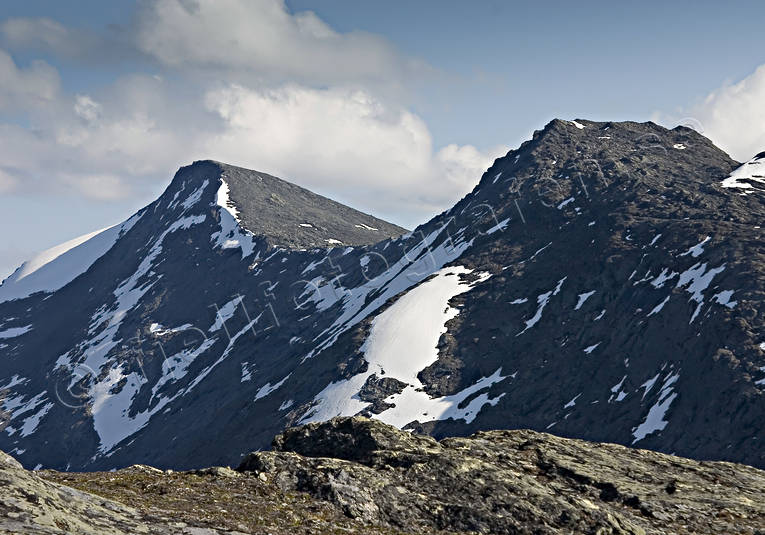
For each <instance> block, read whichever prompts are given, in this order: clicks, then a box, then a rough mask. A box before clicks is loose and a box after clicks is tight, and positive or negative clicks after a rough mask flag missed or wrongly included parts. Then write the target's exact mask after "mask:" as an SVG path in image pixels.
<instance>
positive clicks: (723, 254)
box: [0, 120, 765, 469]
mask: <svg viewBox="0 0 765 535" xmlns="http://www.w3.org/2000/svg"><path fill="white" fill-rule="evenodd" d="M762 161H763V160H762V158H759V159H758V158H755V159H753V160H752V161H751V162H749V163H748V164H745V165H744V166H740V165H739V164H738V163H737V162H734V161H733V160H731V159H730V158H729V157H728V156H727V155H725V154H724V153H723V152H722V151H720V150H719V149H717V148H716V147H715V146H714V145H713V144H712V143H711V142H710V141H709V140H707V139H706V138H704V137H702V136H700V135H699V134H697V133H696V132H694V131H693V130H690V129H687V128H683V127H679V128H676V129H674V130H666V129H663V128H661V127H659V126H657V125H654V124H652V123H646V124H637V123H595V122H589V121H579V122H569V121H558V120H556V121H553V122H551V123H550V124H548V125H547V126H546V127H545V128H544V130H542V131H539V132H537V133H535V135H534V137H533V139H532V140H530V141H528V142H526V143H524V144H523V145H522V146H521V147H520V148H519V149H518V150H515V151H511V152H510V153H509V154H508V155H507V156H505V157H504V158H500V159H498V160H497V161H496V162H495V163H494V165H493V166H492V167H491V168H490V169H489V170H488V171H487V172H486V173H485V174H484V175H483V177H482V178H481V181H480V183H479V184H478V185H477V186H476V188H475V189H474V190H473V191H472V192H471V193H470V194H469V195H467V196H466V197H465V198H464V199H462V200H461V201H460V202H459V203H457V204H456V205H455V206H454V207H453V208H451V209H450V210H448V211H446V212H444V213H442V214H440V215H438V216H436V217H434V218H433V219H432V220H431V221H429V222H428V223H426V224H424V225H421V226H420V227H418V228H417V229H415V231H413V232H411V233H406V234H404V235H402V236H399V235H398V234H399V233H400V232H402V229H399V228H398V227H395V226H392V225H388V224H385V223H383V222H381V221H379V220H376V219H374V218H371V217H370V216H366V215H364V214H361V213H359V212H355V211H353V210H351V209H349V208H345V207H342V206H340V205H337V204H336V203H332V202H331V201H328V200H326V199H323V198H317V197H315V196H313V194H310V193H308V192H306V191H305V190H302V189H300V188H296V187H293V186H291V185H288V184H286V183H284V182H281V181H279V180H278V179H275V178H273V177H268V176H267V175H263V174H262V173H255V172H251V171H246V170H242V169H238V168H232V167H229V166H225V165H222V164H217V163H214V162H198V163H196V164H194V165H192V166H190V167H187V168H184V169H182V170H181V171H179V173H178V174H177V175H176V177H175V179H174V180H173V183H172V184H171V186H170V187H169V188H168V190H167V191H166V192H165V193H164V194H163V196H162V197H160V199H158V200H157V201H156V202H155V203H153V204H151V205H149V206H148V207H146V208H145V209H143V210H142V211H141V212H139V213H138V214H137V215H136V216H135V217H134V218H132V219H131V220H130V221H129V222H127V223H126V224H124V225H123V226H121V227H119V228H117V229H116V230H113V231H112V232H113V234H114V236H113V238H114V243H113V245H112V246H111V247H110V248H107V250H106V251H105V252H104V254H102V255H101V256H99V257H98V258H97V260H95V261H94V262H93V263H92V265H89V268H87V266H86V268H87V270H83V271H84V272H83V273H82V274H81V275H79V276H78V277H76V278H74V280H72V281H71V282H69V283H68V284H65V285H63V286H61V287H60V288H58V289H55V290H51V289H48V291H45V292H40V293H36V294H33V295H31V296H29V297H25V298H16V299H10V300H4V302H0V318H2V319H0V337H2V338H3V339H2V340H0V354H2V359H0V391H2V392H3V393H2V396H3V402H2V408H3V419H4V424H3V425H4V429H3V430H2V431H0V449H4V450H5V451H8V452H10V453H12V454H13V455H15V456H16V457H18V458H19V459H20V460H21V461H22V462H23V463H24V464H25V465H27V466H30V467H33V466H36V465H38V464H41V465H42V466H44V467H51V468H59V469H61V468H67V467H68V468H69V469H105V468H112V467H120V466H126V465H129V464H133V463H136V462H140V463H146V464H152V465H156V466H160V467H163V468H164V467H173V468H188V467H198V466H205V465H210V464H235V463H236V462H237V461H238V459H239V458H240V457H241V455H243V454H244V453H245V452H247V451H251V450H253V449H257V448H265V447H268V444H269V443H270V440H271V437H272V436H273V435H274V434H276V433H278V432H279V431H280V430H281V429H283V428H284V427H285V426H288V425H291V424H295V423H307V422H314V421H323V420H328V419H330V418H332V417H335V416H350V415H354V414H359V413H361V414H366V415H369V416H373V417H374V418H376V419H379V420H381V421H383V422H386V423H390V424H393V425H395V426H397V427H400V428H409V429H414V430H416V431H420V432H425V433H429V434H432V435H434V436H436V437H444V436H450V435H466V434H469V433H472V432H474V431H477V430H487V429H502V428H529V429H534V430H539V431H545V430H547V431H548V432H552V433H555V434H558V435H561V436H567V437H578V438H585V439H589V440H597V441H609V442H616V443H620V444H625V445H634V446H639V447H643V448H649V449H654V450H657V451H661V452H667V453H676V454H678V455H685V456H689V457H694V458H701V459H718V460H732V461H739V462H745V463H749V464H752V465H755V466H765V450H763V448H762V446H761V445H760V442H761V440H762V437H760V435H761V434H762V433H761V430H762V424H761V422H762V421H763V418H764V417H765V398H763V395H765V394H764V392H763V391H764V390H765V329H763V323H764V321H763V313H762V312H761V309H762V306H761V305H762V301H763V280H765V277H764V276H763V275H764V273H763V271H764V270H765V253H764V251H763V247H762V238H763V234H762V230H761V229H760V224H761V221H762V219H763V214H764V212H765V205H764V204H763V192H762V183H763V182H762V178H761V176H762V173H761V172H760V171H759V167H760V166H761V165H762V164H761V162H762ZM304 225H310V227H308V226H304ZM337 242H340V243H337ZM77 249H79V248H75V249H73V250H72V252H71V253H70V255H73V254H79V253H77ZM65 256H66V255H62V257H61V259H63V260H65V258H64V257H65ZM63 260H58V259H57V260H56V261H54V262H51V265H54V263H56V262H58V264H61V263H62V262H63ZM43 269H45V268H41V269H40V270H39V272H42V271H43ZM33 275H34V273H33V274H32V275H29V276H28V279H29V278H31V277H32V276H33ZM11 283H12V284H17V283H18V281H16V282H14V281H11ZM4 287H5V288H4ZM11 287H12V286H9V285H8V283H6V284H4V285H3V286H0V300H1V299H4V298H3V296H4V295H12V290H9V288H11ZM3 291H5V292H6V294H3Z"/></svg>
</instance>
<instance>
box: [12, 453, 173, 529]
mask: <svg viewBox="0 0 765 535" xmlns="http://www.w3.org/2000/svg"><path fill="white" fill-rule="evenodd" d="M0 533H24V534H82V535H86V534H93V535H107V534H115V535H116V534H128V533H131V534H133V533H147V534H148V533H182V531H180V530H178V531H166V530H163V529H162V528H160V527H157V526H154V527H152V526H150V525H148V524H146V523H145V522H143V521H142V519H141V517H140V515H139V513H138V512H137V511H135V510H134V509H131V508H129V507H126V506H124V505H121V504H118V503H116V502H113V501H110V500H105V499H103V498H99V497H97V496H93V495H91V494H87V493H84V492H81V491H79V490H75V489H72V488H70V487H65V486H62V485H57V484H55V483H51V482H48V481H44V480H43V479H41V478H39V477H37V476H36V475H35V474H33V473H30V472H27V471H26V470H24V468H23V467H22V466H21V464H19V463H18V462H17V461H16V460H14V459H13V458H12V457H10V456H9V455H7V454H5V453H3V452H0Z"/></svg>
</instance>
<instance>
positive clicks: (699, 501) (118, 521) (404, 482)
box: [0, 418, 765, 535]
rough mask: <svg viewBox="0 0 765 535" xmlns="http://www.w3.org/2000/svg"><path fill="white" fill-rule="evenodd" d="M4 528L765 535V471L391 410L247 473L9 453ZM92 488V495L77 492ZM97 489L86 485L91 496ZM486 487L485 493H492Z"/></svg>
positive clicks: (340, 427)
mask: <svg viewBox="0 0 765 535" xmlns="http://www.w3.org/2000/svg"><path fill="white" fill-rule="evenodd" d="M0 481H2V483H3V484H2V485H1V486H0V508H2V509H3V510H4V512H5V514H4V515H2V517H0V532H2V533H34V534H37V533H40V534H43V533H44V534H59V533H61V534H64V533H67V534H68V533H75V532H76V533H81V534H83V535H84V534H91V533H92V534H98V535H101V534H104V533H114V534H115V535H116V534H122V533H131V534H132V533H157V534H160V533H162V534H178V535H180V534H186V535H199V534H207V535H215V534H230V535H237V534H238V535H243V534H244V533H270V534H272V535H292V534H294V533H295V530H296V526H299V532H300V533H305V534H311V533H313V534H327V533H350V534H363V535H394V534H395V535H406V534H418V535H420V534H430V535H436V534H446V533H465V534H467V533H471V534H475V533H495V534H514V535H516V534H536V535H543V534H557V533H592V534H596V533H597V534H611V535H663V534H666V533H742V534H743V533H747V534H751V535H755V534H759V533H762V529H763V528H765V505H764V504H763V502H762V500H761V499H760V498H761V497H762V495H763V493H765V472H762V471H761V470H757V469H755V468H751V467H748V466H743V465H733V464H730V463H700V462H697V461H691V460H688V459H683V458H680V457H673V456H668V455H663V454H661V453H655V452H650V451H646V450H638V449H631V448H625V447H623V446H617V445H614V444H593V443H589V442H584V441H579V440H571V439H563V438H558V437H554V436H552V435H548V434H545V433H537V432H534V431H528V430H521V431H489V432H481V433H478V434H476V435H474V436H471V437H469V438H448V439H445V440H442V441H440V442H436V441H435V440H433V439H432V438H430V437H425V436H419V435H414V434H410V433H408V432H405V431H400V430H398V429H396V428H394V427H390V426H387V425H385V424H383V423H381V422H377V421H375V420H367V419H365V418H338V419H333V420H330V421H328V422H322V423H319V424H309V425H307V426H303V427H299V428H292V429H288V430H286V431H285V432H284V433H283V434H281V435H279V436H277V437H276V439H275V440H274V451H269V452H253V453H252V454H250V455H248V456H247V457H246V458H245V460H244V462H243V463H242V465H241V466H240V467H239V468H238V469H237V471H234V470H231V469H230V468H226V467H210V468H205V469H201V470H192V471H186V472H178V471H170V470H168V471H163V470H157V469H156V468H152V467H149V466H143V465H136V466H131V467H128V468H125V469H122V470H119V471H110V472H55V471H48V470H45V471H39V472H35V473H30V472H26V471H24V470H23V469H22V468H21V465H19V464H18V463H16V462H15V461H14V460H13V459H12V458H11V457H9V456H6V455H5V454H2V453H0ZM74 489H78V490H74ZM81 491H84V492H81ZM477 496H480V497H481V499H476V497H477Z"/></svg>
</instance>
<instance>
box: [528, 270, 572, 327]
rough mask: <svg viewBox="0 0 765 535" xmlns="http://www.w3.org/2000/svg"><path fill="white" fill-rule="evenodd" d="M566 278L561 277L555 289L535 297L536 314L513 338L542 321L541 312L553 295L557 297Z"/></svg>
mask: <svg viewBox="0 0 765 535" xmlns="http://www.w3.org/2000/svg"><path fill="white" fill-rule="evenodd" d="M567 278H568V277H563V278H562V279H561V280H559V281H558V285H557V286H556V287H555V289H554V290H550V291H549V292H545V293H543V294H541V295H539V296H538V297H537V305H538V307H537V311H536V313H535V314H534V315H533V316H532V317H531V319H528V320H526V327H525V328H524V329H523V330H522V331H521V332H519V333H518V334H516V335H515V336H520V335H522V334H523V333H525V332H526V331H528V330H529V329H531V328H532V327H533V326H534V325H536V324H537V323H538V322H539V320H540V319H542V311H543V310H544V309H545V307H546V306H547V303H548V302H549V301H550V297H552V296H554V295H558V292H560V289H561V287H562V286H563V283H564V281H565V280H566V279H567Z"/></svg>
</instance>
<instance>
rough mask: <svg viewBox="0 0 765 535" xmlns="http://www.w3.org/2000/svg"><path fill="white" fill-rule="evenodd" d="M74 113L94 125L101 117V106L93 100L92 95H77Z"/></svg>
mask: <svg viewBox="0 0 765 535" xmlns="http://www.w3.org/2000/svg"><path fill="white" fill-rule="evenodd" d="M74 113H76V114H77V115H79V116H80V117H82V118H83V119H84V120H85V121H86V122H88V123H90V124H92V123H95V122H96V121H97V120H98V118H99V117H100V116H101V104H99V103H98V102H96V101H95V100H93V99H92V98H91V97H90V95H75V97H74Z"/></svg>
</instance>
